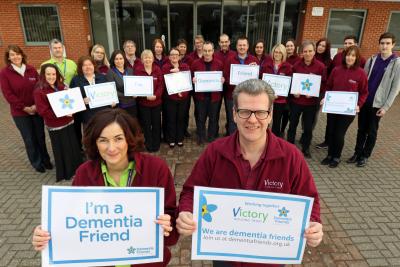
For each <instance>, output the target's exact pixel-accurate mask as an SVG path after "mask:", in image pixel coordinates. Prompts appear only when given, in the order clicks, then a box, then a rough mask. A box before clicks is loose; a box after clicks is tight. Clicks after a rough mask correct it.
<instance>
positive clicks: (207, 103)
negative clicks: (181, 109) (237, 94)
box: [192, 42, 224, 145]
mask: <svg viewBox="0 0 400 267" xmlns="http://www.w3.org/2000/svg"><path fill="white" fill-rule="evenodd" d="M222 70H223V64H222V62H221V61H219V60H218V59H216V58H214V44H213V43H211V42H205V43H204V45H203V58H200V59H198V60H196V61H194V62H193V64H192V73H193V76H194V78H193V83H195V85H196V88H198V87H199V86H200V85H201V84H202V83H210V82H212V81H210V80H206V79H204V80H199V79H198V78H197V77H198V76H196V74H198V73H199V72H203V73H204V72H218V71H219V72H222ZM223 82H224V78H223V77H221V78H219V85H220V88H221V89H222V84H223ZM221 91H222V90H220V91H218V88H214V91H209V92H195V94H194V104H195V113H194V114H195V119H196V127H197V131H196V132H197V143H198V144H199V145H201V144H203V143H204V142H205V141H206V140H207V141H209V142H211V141H213V140H214V138H215V136H217V134H218V132H217V131H218V111H219V101H221V94H222V92H221ZM207 117H208V132H207V139H206V120H207Z"/></svg>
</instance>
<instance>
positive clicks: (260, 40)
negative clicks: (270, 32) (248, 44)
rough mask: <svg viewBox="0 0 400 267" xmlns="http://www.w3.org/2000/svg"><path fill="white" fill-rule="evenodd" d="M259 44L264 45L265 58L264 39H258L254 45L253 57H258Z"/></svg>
mask: <svg viewBox="0 0 400 267" xmlns="http://www.w3.org/2000/svg"><path fill="white" fill-rule="evenodd" d="M259 43H262V44H263V53H262V54H263V56H265V42H264V40H262V39H258V40H257V41H256V42H255V43H254V45H253V51H252V52H253V55H254V56H257V54H256V46H257V45H258V44H259Z"/></svg>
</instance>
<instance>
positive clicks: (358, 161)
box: [356, 157, 368, 167]
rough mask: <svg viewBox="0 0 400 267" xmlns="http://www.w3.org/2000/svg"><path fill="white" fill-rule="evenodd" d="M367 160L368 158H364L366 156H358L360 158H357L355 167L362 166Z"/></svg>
mask: <svg viewBox="0 0 400 267" xmlns="http://www.w3.org/2000/svg"><path fill="white" fill-rule="evenodd" d="M367 161H368V158H366V157H360V159H359V160H357V164H356V166H357V167H364V166H365V165H367Z"/></svg>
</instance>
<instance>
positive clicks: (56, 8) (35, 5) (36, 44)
mask: <svg viewBox="0 0 400 267" xmlns="http://www.w3.org/2000/svg"><path fill="white" fill-rule="evenodd" d="M24 7H53V8H55V10H56V12H57V21H58V27H59V30H60V38H61V39H60V41H61V42H64V40H63V39H64V37H63V31H62V27H61V20H60V12H59V7H58V5H56V4H19V5H18V11H19V18H20V22H21V29H22V32H23V34H24V42H25V45H27V46H44V45H45V46H47V45H48V44H49V41H50V40H48V41H46V42H32V41H28V40H27V36H26V28H25V24H24V19H23V15H22V8H24ZM53 38H57V37H52V38H51V39H53Z"/></svg>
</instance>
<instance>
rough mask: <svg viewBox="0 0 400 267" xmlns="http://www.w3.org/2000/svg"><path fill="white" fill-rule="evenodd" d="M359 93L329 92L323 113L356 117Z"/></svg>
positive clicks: (326, 95) (326, 94)
mask: <svg viewBox="0 0 400 267" xmlns="http://www.w3.org/2000/svg"><path fill="white" fill-rule="evenodd" d="M357 103H358V92H341V91H327V92H326V93H325V100H324V105H323V106H322V112H324V113H333V114H341V115H353V116H354V115H356V107H357Z"/></svg>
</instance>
